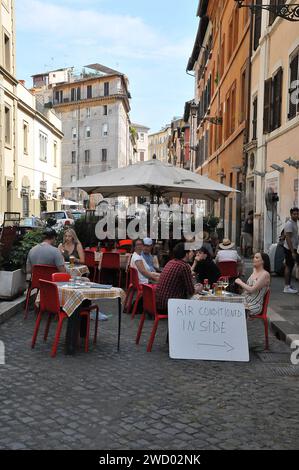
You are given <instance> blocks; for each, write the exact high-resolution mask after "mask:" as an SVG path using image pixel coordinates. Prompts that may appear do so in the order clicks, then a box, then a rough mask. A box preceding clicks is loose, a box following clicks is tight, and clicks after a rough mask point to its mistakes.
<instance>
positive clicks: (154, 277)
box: [130, 240, 160, 284]
mask: <svg viewBox="0 0 299 470" xmlns="http://www.w3.org/2000/svg"><path fill="white" fill-rule="evenodd" d="M143 250H144V244H143V241H142V240H136V241H135V243H134V253H133V255H132V258H131V264H130V266H131V267H132V268H136V269H137V271H138V278H139V282H140V284H149V282H157V281H158V280H159V277H160V274H158V273H156V272H151V270H150V267H149V266H148V264H147V262H146V261H145V259H144V258H143V257H142V252H143Z"/></svg>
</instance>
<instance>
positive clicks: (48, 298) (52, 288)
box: [31, 280, 90, 357]
mask: <svg viewBox="0 0 299 470" xmlns="http://www.w3.org/2000/svg"><path fill="white" fill-rule="evenodd" d="M89 313H90V312H89V311H87V310H83V311H82V312H80V316H86V317H87V329H86V338H85V352H88V349H89V331H90V317H89ZM43 315H48V320H47V325H46V329H45V334H44V341H47V339H48V334H49V329H50V324H51V321H52V319H53V317H54V318H58V324H57V327H56V333H55V339H54V343H53V346H52V350H51V357H55V356H56V354H57V348H58V343H59V339H60V335H61V330H62V326H63V322H64V320H66V319H68V316H67V314H66V313H65V312H64V311H63V310H62V308H61V306H60V301H59V294H58V288H57V286H56V284H54V283H53V282H49V281H42V280H41V281H40V308H39V312H38V316H37V319H36V322H35V328H34V333H33V337H32V342H31V348H32V349H33V348H34V347H35V344H36V339H37V335H38V331H39V327H40V323H41V320H42V317H43Z"/></svg>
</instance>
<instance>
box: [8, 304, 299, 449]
mask: <svg viewBox="0 0 299 470" xmlns="http://www.w3.org/2000/svg"><path fill="white" fill-rule="evenodd" d="M102 310H104V311H105V312H106V313H113V317H112V318H110V319H109V320H108V321H107V322H105V323H104V322H102V323H100V329H101V331H100V339H99V342H98V345H97V347H96V349H95V350H94V349H91V351H90V352H89V353H88V354H85V353H84V352H79V353H78V354H77V355H76V356H74V357H69V356H65V355H64V354H63V350H62V345H61V348H60V350H59V353H58V355H57V358H56V359H51V358H50V354H49V352H50V345H51V341H52V339H53V331H54V328H53V330H52V335H51V336H50V338H49V341H48V343H47V344H44V343H43V342H42V340H41V337H40V338H39V341H38V343H37V346H36V349H35V350H34V351H31V349H30V339H31V335H32V331H33V326H34V319H33V314H31V318H30V319H29V320H28V321H26V322H24V321H23V319H22V315H21V314H19V315H17V316H16V317H14V318H12V319H10V320H9V321H8V322H7V323H5V324H3V325H1V326H0V339H1V340H2V341H4V343H5V346H6V365H5V366H0V384H1V385H0V400H1V417H0V424H1V426H0V448H1V449H98V450H101V449H111V450H112V449H129V450H132V449H144V450H147V449H176V450H180V449H190V450H192V449H296V448H297V449H298V436H299V420H298V418H299V412H298V394H299V380H298V379H299V367H295V366H291V363H290V352H289V350H288V348H287V347H286V346H285V344H284V343H282V342H278V341H277V340H276V339H275V338H273V337H271V343H270V347H271V352H270V353H265V354H264V351H263V345H264V342H263V339H264V338H263V326H262V323H260V322H259V321H256V322H249V342H250V348H251V362H250V363H249V364H240V363H215V362H193V361H171V360H170V359H169V356H168V346H167V345H166V343H165V339H166V324H162V325H161V328H160V330H158V334H157V337H156V342H155V344H154V349H153V352H152V353H151V354H148V353H146V340H147V339H148V337H149V331H150V327H151V321H150V320H147V322H146V328H145V330H144V334H143V337H142V341H141V345H140V347H136V346H135V344H134V337H135V333H136V329H137V324H138V320H137V319H136V320H135V321H134V322H131V320H130V318H129V317H128V316H126V315H124V316H123V331H122V343H121V344H122V346H121V353H120V354H118V353H117V351H116V340H117V338H116V329H117V315H115V311H114V305H113V303H112V302H111V303H106V304H105V308H104V307H103V304H102Z"/></svg>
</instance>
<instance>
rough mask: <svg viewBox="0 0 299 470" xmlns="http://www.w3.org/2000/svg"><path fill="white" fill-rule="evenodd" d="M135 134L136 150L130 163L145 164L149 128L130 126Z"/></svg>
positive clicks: (147, 155) (140, 125) (138, 125)
mask: <svg viewBox="0 0 299 470" xmlns="http://www.w3.org/2000/svg"><path fill="white" fill-rule="evenodd" d="M131 126H132V128H133V129H135V132H136V148H135V152H133V155H132V163H139V162H146V161H148V159H149V153H148V132H149V130H150V129H149V127H146V126H143V125H142V124H134V123H132V124H131Z"/></svg>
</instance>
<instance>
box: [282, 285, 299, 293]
mask: <svg viewBox="0 0 299 470" xmlns="http://www.w3.org/2000/svg"><path fill="white" fill-rule="evenodd" d="M283 292H284V294H298V291H297V289H294V288H293V287H291V286H286V287H285V288H284V291H283Z"/></svg>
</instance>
